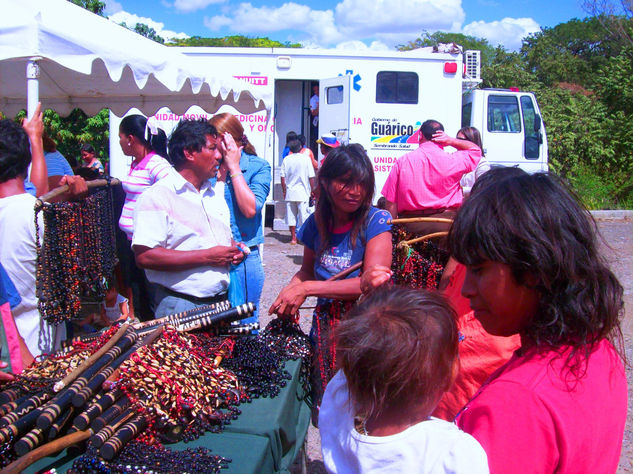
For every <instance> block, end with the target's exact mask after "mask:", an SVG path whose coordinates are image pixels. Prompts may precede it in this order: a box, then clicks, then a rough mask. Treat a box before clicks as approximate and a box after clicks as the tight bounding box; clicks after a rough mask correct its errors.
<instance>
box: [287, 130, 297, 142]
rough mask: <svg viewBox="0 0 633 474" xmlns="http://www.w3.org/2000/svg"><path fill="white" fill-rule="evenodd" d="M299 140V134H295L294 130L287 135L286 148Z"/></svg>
mask: <svg viewBox="0 0 633 474" xmlns="http://www.w3.org/2000/svg"><path fill="white" fill-rule="evenodd" d="M296 139H297V132H293V131H292V130H291V131H289V132H288V133H286V146H288V144H289V143H290V142H291V141H292V140H296Z"/></svg>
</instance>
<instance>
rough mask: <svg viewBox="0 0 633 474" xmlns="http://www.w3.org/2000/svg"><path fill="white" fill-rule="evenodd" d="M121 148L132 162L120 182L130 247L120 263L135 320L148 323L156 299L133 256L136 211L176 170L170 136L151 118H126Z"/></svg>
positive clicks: (122, 220)
mask: <svg viewBox="0 0 633 474" xmlns="http://www.w3.org/2000/svg"><path fill="white" fill-rule="evenodd" d="M119 144H120V145H121V150H123V153H124V154H125V155H126V156H131V157H132V158H133V159H132V164H131V165H130V169H129V171H128V173H127V176H126V177H125V178H123V180H122V181H121V184H122V186H123V190H124V191H125V203H124V204H123V210H122V211H121V217H120V218H119V227H120V229H121V230H122V231H123V232H125V235H126V236H127V240H128V245H124V246H122V247H125V249H123V248H121V249H120V252H119V260H120V261H121V267H122V270H123V276H124V279H125V284H126V286H128V287H131V289H132V294H131V295H130V294H129V292H127V293H128V294H127V295H126V296H128V298H130V296H131V298H130V299H131V301H132V304H133V307H134V313H135V316H136V317H138V318H139V319H141V320H143V321H146V320H148V319H153V317H154V312H153V308H152V307H151V301H152V300H153V298H152V297H151V294H150V289H149V288H150V286H149V282H148V281H147V278H146V277H145V272H144V271H143V270H142V269H141V268H139V267H137V266H136V261H135V259H134V253H133V252H132V250H131V249H130V245H129V243H130V242H131V241H132V234H133V233H134V222H133V218H134V207H135V206H136V201H137V199H138V197H139V196H140V195H141V194H142V193H143V192H144V191H145V190H146V189H147V188H149V187H150V186H151V185H152V184H154V183H155V182H156V181H159V180H161V179H163V178H164V177H165V176H167V175H168V174H169V173H171V172H172V170H173V168H172V166H171V164H170V163H169V162H168V161H167V160H166V157H167V136H166V135H165V132H164V131H163V130H161V129H160V128H158V127H156V126H155V122H153V119H152V118H150V121H149V123H148V119H146V118H145V117H144V116H142V115H128V116H126V117H124V118H123V120H121V124H120V125H119Z"/></svg>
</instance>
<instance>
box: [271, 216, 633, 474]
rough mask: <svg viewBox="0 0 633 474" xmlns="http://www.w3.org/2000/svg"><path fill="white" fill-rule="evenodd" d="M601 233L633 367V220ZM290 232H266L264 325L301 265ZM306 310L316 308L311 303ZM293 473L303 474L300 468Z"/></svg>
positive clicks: (315, 461) (315, 440)
mask: <svg viewBox="0 0 633 474" xmlns="http://www.w3.org/2000/svg"><path fill="white" fill-rule="evenodd" d="M598 225H599V229H600V232H601V233H602V235H603V237H604V241H605V243H606V244H605V245H604V249H603V250H604V253H605V256H606V258H607V260H608V261H609V262H610V264H611V265H612V268H613V270H614V272H615V273H616V275H617V276H618V278H619V279H620V282H621V283H622V286H623V287H624V296H625V308H626V315H625V318H624V320H623V327H622V329H623V332H624V343H625V348H626V352H627V357H628V360H629V361H631V363H632V364H633V222H632V221H630V220H616V221H606V220H604V221H599V222H598ZM289 242H290V236H289V234H288V232H274V231H272V230H271V229H266V244H265V246H264V269H265V273H266V283H265V285H264V292H263V295H262V301H261V309H262V310H263V311H262V316H260V317H261V320H262V324H263V325H265V324H266V323H267V322H268V321H269V320H270V318H269V317H267V316H264V314H265V313H266V312H267V310H268V308H269V307H270V305H271V304H272V302H273V301H274V299H275V297H276V296H277V294H278V293H279V291H280V290H281V288H283V287H284V285H286V284H287V283H288V282H289V281H290V278H291V277H292V275H294V274H295V272H296V271H297V270H298V269H299V266H300V264H301V256H302V252H303V250H302V247H301V246H299V245H290V243H289ZM306 306H313V304H310V302H308V303H307V304H306ZM311 313H312V312H311V310H306V311H305V314H303V316H304V317H303V318H302V324H301V326H302V328H303V330H304V331H305V332H306V333H307V332H308V331H309V329H310V321H311ZM627 377H628V381H629V387H630V389H629V414H628V418H627V427H626V431H625V439H624V443H623V446H622V456H621V458H620V468H619V469H618V473H627V474H633V365H631V366H629V367H628V368H627ZM307 458H308V472H309V473H322V472H325V469H324V468H323V463H322V462H321V459H322V458H321V452H320V440H319V435H318V430H316V429H314V428H312V427H311V428H310V430H309V432H308V446H307ZM293 471H296V472H299V468H298V466H295V468H294V469H293Z"/></svg>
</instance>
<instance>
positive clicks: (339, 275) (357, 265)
mask: <svg viewBox="0 0 633 474" xmlns="http://www.w3.org/2000/svg"><path fill="white" fill-rule="evenodd" d="M362 266H363V262H358V263H355V264H354V265H352V266H351V267H349V268H346V269H345V270H343V271H342V272H339V273H337V274H336V275H332V276H331V277H330V278H328V279H327V280H325V281H336V280H340V279H341V278H345V277H346V276H347V275H349V274H350V273H354V272H355V271H356V270H358V269H359V268H361V267H362Z"/></svg>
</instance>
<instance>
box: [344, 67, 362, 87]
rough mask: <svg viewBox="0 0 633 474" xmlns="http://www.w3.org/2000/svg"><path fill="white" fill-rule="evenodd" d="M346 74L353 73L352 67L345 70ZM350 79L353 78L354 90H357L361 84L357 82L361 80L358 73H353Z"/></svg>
mask: <svg viewBox="0 0 633 474" xmlns="http://www.w3.org/2000/svg"><path fill="white" fill-rule="evenodd" d="M347 74H349V75H350V76H351V75H353V74H354V70H353V69H347V70H346V71H345V75H347ZM342 75H343V74H339V76H342ZM352 79H353V80H354V84H353V87H354V90H355V91H359V90H360V88H361V85H360V84H359V82H360V81H361V77H360V74H356V75H354V77H353V78H352Z"/></svg>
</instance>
